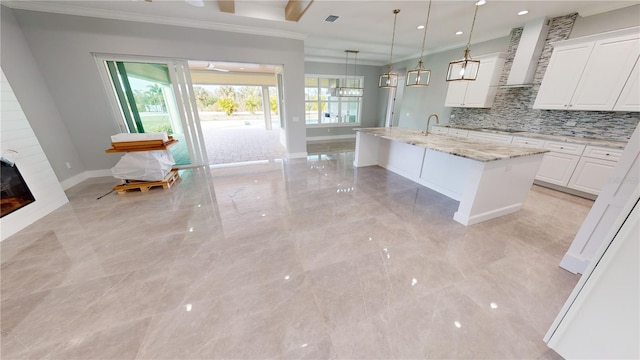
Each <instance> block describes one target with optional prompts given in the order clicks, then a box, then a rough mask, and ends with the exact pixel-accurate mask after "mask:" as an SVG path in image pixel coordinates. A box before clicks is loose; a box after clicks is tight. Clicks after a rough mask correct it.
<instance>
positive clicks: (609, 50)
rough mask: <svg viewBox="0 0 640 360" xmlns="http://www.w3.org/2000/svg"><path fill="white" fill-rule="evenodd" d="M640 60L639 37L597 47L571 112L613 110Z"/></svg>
mask: <svg viewBox="0 0 640 360" xmlns="http://www.w3.org/2000/svg"><path fill="white" fill-rule="evenodd" d="M638 56H640V34H633V35H629V36H623V37H619V38H615V39H608V40H600V41H597V42H596V43H595V46H594V47H593V51H592V52H591V56H590V57H589V61H588V62H587V66H586V67H585V69H584V72H583V74H582V77H581V78H580V82H579V83H578V87H577V88H576V92H575V94H574V95H573V99H571V103H570V104H569V106H570V108H571V109H572V110H574V109H575V110H613V107H614V106H615V104H616V100H618V97H619V96H620V93H621V92H622V89H623V88H624V85H625V83H626V82H627V79H629V75H630V74H631V70H633V67H634V65H635V64H636V61H637V60H638Z"/></svg>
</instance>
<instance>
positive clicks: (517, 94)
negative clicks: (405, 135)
mask: <svg viewBox="0 0 640 360" xmlns="http://www.w3.org/2000/svg"><path fill="white" fill-rule="evenodd" d="M576 17H577V14H569V15H565V16H560V17H556V18H553V19H551V24H550V28H549V34H548V35H547V39H546V41H545V47H544V49H543V52H542V55H541V56H540V60H539V61H538V66H537V68H536V74H535V76H534V80H533V81H534V83H536V84H539V83H540V82H541V81H542V78H543V77H544V72H545V70H546V69H547V65H548V64H549V59H550V57H551V53H552V51H553V47H552V46H551V45H550V43H551V42H554V41H560V40H564V39H567V38H568V36H569V34H570V33H571V29H572V28H573V23H574V22H575V19H576ZM521 36H522V28H516V29H513V31H512V32H511V43H510V45H509V50H508V54H507V58H506V59H505V65H504V68H503V70H502V74H501V76H500V82H499V83H500V84H501V85H503V84H506V82H507V78H508V76H509V72H510V71H511V65H512V64H513V58H514V56H515V53H516V50H517V48H518V43H519V42H520V37H521ZM539 88H540V85H534V86H533V87H529V88H504V89H498V91H497V93H496V97H495V100H494V103H493V107H492V108H490V109H471V108H452V109H451V115H452V118H451V119H450V123H451V124H454V125H464V126H474V127H485V128H501V129H508V130H524V131H529V132H539V133H545V134H555V135H566V136H576V137H586V138H596V139H603V140H614V141H627V140H629V138H630V137H631V134H632V133H633V130H634V129H635V127H636V126H637V125H638V117H639V115H638V113H634V112H614V111H561V110H539V109H532V106H533V103H534V102H535V99H536V95H537V94H538V89H539ZM568 121H575V122H576V125H575V126H567V122H568Z"/></svg>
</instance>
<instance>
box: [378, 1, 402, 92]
mask: <svg viewBox="0 0 640 360" xmlns="http://www.w3.org/2000/svg"><path fill="white" fill-rule="evenodd" d="M399 12H400V9H395V10H393V35H392V36H391V55H389V67H388V68H387V72H386V73H384V74H381V75H380V80H379V81H378V87H379V88H396V87H398V74H396V73H393V72H391V62H392V60H393V41H394V40H395V38H396V18H397V17H398V13H399Z"/></svg>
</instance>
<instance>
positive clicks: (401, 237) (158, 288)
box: [0, 152, 593, 359]
mask: <svg viewBox="0 0 640 360" xmlns="http://www.w3.org/2000/svg"><path fill="white" fill-rule="evenodd" d="M352 161H353V152H331V153H319V154H314V155H310V156H309V157H307V158H306V159H295V160H285V161H282V160H277V161H265V162H261V163H254V164H251V165H245V166H233V167H216V168H213V169H205V168H196V169H191V170H184V171H182V172H181V180H180V181H179V182H178V183H177V184H176V186H174V187H172V188H171V189H169V190H162V189H154V190H152V191H149V192H147V193H139V192H138V193H137V192H131V193H127V194H124V195H117V194H109V195H107V196H104V197H102V198H100V199H98V198H99V197H100V196H102V195H104V194H106V193H108V192H109V190H110V189H111V187H112V186H113V185H114V184H115V183H116V181H115V180H114V179H112V178H95V179H90V180H87V181H85V182H83V183H81V184H79V185H77V186H75V187H73V188H71V189H69V190H68V191H67V195H68V197H69V199H70V202H69V203H68V204H66V205H65V206H63V207H61V208H60V209H58V210H56V211H54V212H53V213H51V214H50V215H48V216H46V217H45V218H43V219H41V220H40V221H38V222H36V223H34V224H32V225H31V226H29V227H28V228H26V229H24V230H23V231H21V232H19V233H17V234H15V235H14V236H12V237H10V238H9V239H7V240H5V241H3V242H2V243H1V244H0V246H1V249H0V250H1V251H0V257H1V263H0V266H1V268H0V275H1V294H0V295H1V296H0V297H1V301H2V302H1V304H0V305H1V308H0V309H1V323H0V330H1V335H2V339H1V341H2V344H1V348H0V355H1V357H2V359H36V358H37V359H225V358H234V359H266V358H286V359H289V358H291V359H416V358H438V359H454V358H486V359H506V358H509V359H511V358H532V359H538V358H544V359H557V358H558V355H557V354H555V353H554V352H553V351H551V350H549V349H548V348H547V347H546V345H545V344H544V342H543V341H542V337H543V336H544V333H545V332H546V330H547V328H548V327H549V325H550V324H551V322H552V321H553V319H554V318H555V316H556V314H557V313H558V311H559V310H560V307H561V306H562V304H563V303H564V301H565V299H566V298H567V296H568V295H569V293H570V292H571V290H572V289H573V286H574V285H575V284H576V282H577V281H578V276H576V275H573V274H570V273H568V272H566V271H564V270H562V269H560V268H559V267H558V263H559V262H560V259H561V258H562V256H563V255H564V252H566V250H567V249H568V247H569V245H570V243H571V241H572V240H573V236H574V235H575V234H576V232H577V231H578V229H579V227H580V225H581V223H582V221H583V219H584V218H585V217H586V215H587V213H588V211H589V209H590V207H591V205H592V204H593V202H592V201H589V200H585V199H581V198H577V197H574V196H571V195H567V194H563V193H558V192H556V191H553V190H549V189H545V188H541V187H538V186H534V187H533V188H532V191H531V192H530V194H529V197H528V199H527V202H526V203H525V205H524V208H523V209H522V210H521V211H520V212H518V213H515V214H511V215H507V216H504V217H501V218H498V219H494V220H491V221H487V222H484V223H480V224H477V225H473V226H469V227H465V226H463V225H461V224H458V223H456V222H455V221H453V219H452V217H453V213H454V212H455V210H456V208H457V206H458V203H457V202H456V201H453V200H451V199H449V198H446V197H445V196H442V195H440V194H438V193H436V192H434V191H431V190H429V189H426V188H424V187H422V186H419V185H417V184H415V183H413V182H411V181H408V180H406V179H404V178H402V177H400V176H398V175H396V174H394V173H391V172H388V171H386V170H384V169H382V168H379V167H366V168H359V169H354V168H353V166H352Z"/></svg>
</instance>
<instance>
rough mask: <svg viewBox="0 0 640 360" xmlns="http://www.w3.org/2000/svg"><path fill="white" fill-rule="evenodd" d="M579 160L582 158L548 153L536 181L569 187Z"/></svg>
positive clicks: (543, 159)
mask: <svg viewBox="0 0 640 360" xmlns="http://www.w3.org/2000/svg"><path fill="white" fill-rule="evenodd" d="M579 159H580V156H578V155H571V154H563V153H557V152H548V153H546V154H544V158H542V163H541V164H540V169H538V174H537V175H536V180H540V181H544V182H548V183H550V184H554V185H558V186H567V184H569V179H571V175H573V171H574V170H575V169H576V166H577V165H578V161H579Z"/></svg>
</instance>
